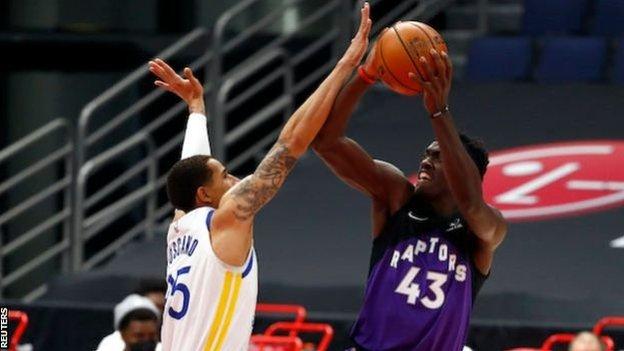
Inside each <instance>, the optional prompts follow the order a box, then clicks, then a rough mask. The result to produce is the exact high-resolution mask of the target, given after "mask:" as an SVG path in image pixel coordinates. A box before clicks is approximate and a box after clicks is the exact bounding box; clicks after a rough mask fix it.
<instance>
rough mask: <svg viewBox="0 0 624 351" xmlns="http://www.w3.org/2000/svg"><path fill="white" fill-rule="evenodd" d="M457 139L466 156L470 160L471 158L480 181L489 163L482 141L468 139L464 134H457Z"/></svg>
mask: <svg viewBox="0 0 624 351" xmlns="http://www.w3.org/2000/svg"><path fill="white" fill-rule="evenodd" d="M459 138H460V139H461V142H462V144H464V148H465V149H466V151H467V152H468V155H470V158H472V160H473V161H474V163H475V164H476V165H477V169H479V174H480V175H481V179H483V176H484V175H485V171H486V170H487V166H488V164H489V163H490V159H489V154H488V152H487V150H486V149H485V144H484V143H483V141H482V140H480V139H476V138H473V137H470V136H468V135H466V134H464V133H459Z"/></svg>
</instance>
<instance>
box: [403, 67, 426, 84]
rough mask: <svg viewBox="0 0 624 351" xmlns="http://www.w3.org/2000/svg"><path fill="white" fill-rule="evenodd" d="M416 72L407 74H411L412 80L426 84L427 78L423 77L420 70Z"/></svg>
mask: <svg viewBox="0 0 624 351" xmlns="http://www.w3.org/2000/svg"><path fill="white" fill-rule="evenodd" d="M415 72H416V73H414V72H409V73H408V74H407V75H408V76H409V78H410V79H411V80H413V81H414V82H416V83H418V84H419V85H420V86H423V85H424V84H425V80H424V79H423V77H422V75H421V74H420V72H418V70H416V71H415Z"/></svg>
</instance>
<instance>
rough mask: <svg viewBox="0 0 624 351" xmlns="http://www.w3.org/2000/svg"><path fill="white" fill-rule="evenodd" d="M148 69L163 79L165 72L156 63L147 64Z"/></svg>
mask: <svg viewBox="0 0 624 351" xmlns="http://www.w3.org/2000/svg"><path fill="white" fill-rule="evenodd" d="M149 71H150V72H152V73H153V74H155V75H156V76H157V77H158V78H160V79H165V78H166V76H165V72H164V71H163V70H162V68H160V67H159V66H158V65H156V64H154V65H149Z"/></svg>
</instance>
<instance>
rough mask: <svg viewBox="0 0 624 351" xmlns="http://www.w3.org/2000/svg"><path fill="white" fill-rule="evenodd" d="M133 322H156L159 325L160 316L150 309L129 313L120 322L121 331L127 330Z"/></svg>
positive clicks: (139, 309)
mask: <svg viewBox="0 0 624 351" xmlns="http://www.w3.org/2000/svg"><path fill="white" fill-rule="evenodd" d="M133 321H140V322H144V321H154V322H156V324H158V316H157V315H156V313H154V311H152V310H150V309H148V308H137V309H136V310H132V311H130V312H128V313H127V314H126V315H125V316H124V317H123V318H122V319H121V321H119V330H120V331H122V330H125V329H126V328H128V326H129V325H130V323H131V322H133Z"/></svg>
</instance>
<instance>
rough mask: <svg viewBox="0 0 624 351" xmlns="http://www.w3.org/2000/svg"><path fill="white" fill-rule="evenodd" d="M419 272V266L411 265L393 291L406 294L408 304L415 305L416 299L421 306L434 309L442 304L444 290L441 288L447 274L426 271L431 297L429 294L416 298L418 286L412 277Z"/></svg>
mask: <svg viewBox="0 0 624 351" xmlns="http://www.w3.org/2000/svg"><path fill="white" fill-rule="evenodd" d="M418 272H420V268H418V267H411V268H410V270H409V271H408V272H407V274H405V277H403V279H402V280H401V283H400V284H399V286H397V288H396V289H395V290H394V292H396V293H398V294H402V295H406V296H407V303H408V304H410V305H415V304H416V302H417V301H420V303H422V304H423V306H425V307H427V308H429V309H432V310H435V309H438V308H440V307H442V305H443V304H444V298H445V296H444V290H442V285H444V283H446V280H447V279H448V276H447V275H446V274H443V273H437V272H427V281H430V282H431V283H430V284H429V287H428V289H429V290H431V292H432V293H433V295H434V298H433V299H430V298H429V296H426V295H425V297H423V298H421V299H420V300H418V298H419V297H420V293H421V291H420V286H419V284H417V283H414V279H416V276H417V275H418Z"/></svg>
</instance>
